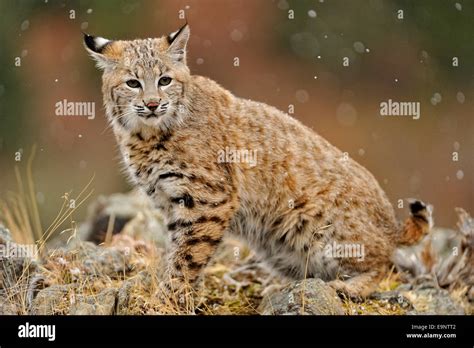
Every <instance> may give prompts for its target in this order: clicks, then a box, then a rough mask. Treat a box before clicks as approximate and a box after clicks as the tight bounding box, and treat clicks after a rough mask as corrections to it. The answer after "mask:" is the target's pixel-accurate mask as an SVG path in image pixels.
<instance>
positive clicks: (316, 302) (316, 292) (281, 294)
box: [258, 279, 344, 315]
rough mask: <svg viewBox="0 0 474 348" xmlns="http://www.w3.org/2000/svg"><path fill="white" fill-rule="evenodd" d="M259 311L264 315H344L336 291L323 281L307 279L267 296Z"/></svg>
mask: <svg viewBox="0 0 474 348" xmlns="http://www.w3.org/2000/svg"><path fill="white" fill-rule="evenodd" d="M258 311H259V312H260V313H261V314H264V315H269V314H275V315H282V314H294V315H297V314H310V315H331V314H338V315H342V314H344V309H343V307H342V303H341V300H340V299H339V297H338V295H337V293H336V291H334V289H332V288H331V287H329V286H328V285H327V284H326V283H325V282H323V281H322V280H321V279H306V280H301V281H297V282H292V283H290V284H288V285H287V286H285V287H284V288H282V289H280V291H278V292H274V293H272V294H270V295H268V296H265V297H264V298H263V300H262V303H261V304H260V306H259V308H258Z"/></svg>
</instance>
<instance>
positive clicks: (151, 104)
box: [145, 101, 160, 111]
mask: <svg viewBox="0 0 474 348" xmlns="http://www.w3.org/2000/svg"><path fill="white" fill-rule="evenodd" d="M145 105H146V107H147V108H148V109H150V110H151V111H155V110H156V109H157V108H158V106H159V105H160V104H159V103H157V102H154V101H153V102H149V103H147V104H145Z"/></svg>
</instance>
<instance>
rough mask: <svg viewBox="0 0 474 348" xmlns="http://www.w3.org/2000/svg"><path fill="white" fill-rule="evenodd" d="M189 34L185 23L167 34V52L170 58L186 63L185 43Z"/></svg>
mask: <svg viewBox="0 0 474 348" xmlns="http://www.w3.org/2000/svg"><path fill="white" fill-rule="evenodd" d="M189 35H190V30H189V25H188V23H186V24H185V25H184V26H183V27H181V29H179V30H177V31H175V32H174V33H171V34H169V35H168V37H167V39H168V43H169V44H170V46H169V47H168V51H167V52H168V54H169V55H170V56H171V58H172V59H173V60H174V61H176V62H180V63H184V64H186V45H187V44H188V40H189Z"/></svg>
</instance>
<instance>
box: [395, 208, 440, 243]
mask: <svg viewBox="0 0 474 348" xmlns="http://www.w3.org/2000/svg"><path fill="white" fill-rule="evenodd" d="M408 203H409V204H410V217H409V218H408V219H406V221H405V223H404V224H403V226H402V230H401V232H400V234H399V237H398V241H397V243H398V244H399V245H413V244H415V243H418V242H419V241H420V240H421V239H422V238H423V237H424V236H426V235H427V234H428V232H429V231H430V230H431V228H432V227H433V206H432V205H430V204H428V205H426V204H425V203H423V202H422V201H419V200H416V199H408Z"/></svg>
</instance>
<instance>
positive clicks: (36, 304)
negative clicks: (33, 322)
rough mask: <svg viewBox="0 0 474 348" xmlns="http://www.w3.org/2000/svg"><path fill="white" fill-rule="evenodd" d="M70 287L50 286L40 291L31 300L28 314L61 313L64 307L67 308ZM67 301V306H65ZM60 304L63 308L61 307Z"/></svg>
mask: <svg viewBox="0 0 474 348" xmlns="http://www.w3.org/2000/svg"><path fill="white" fill-rule="evenodd" d="M72 289H73V287H72V285H70V284H68V285H52V286H50V287H48V288H45V289H43V290H40V291H39V292H38V294H37V295H36V297H35V299H34V300H33V303H32V306H31V309H30V314H33V315H52V314H57V313H62V311H63V309H64V307H66V308H67V307H68V306H69V301H67V299H66V297H67V294H68V293H69V292H70V291H72ZM66 301H67V305H66ZM61 304H62V305H63V306H61Z"/></svg>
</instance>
